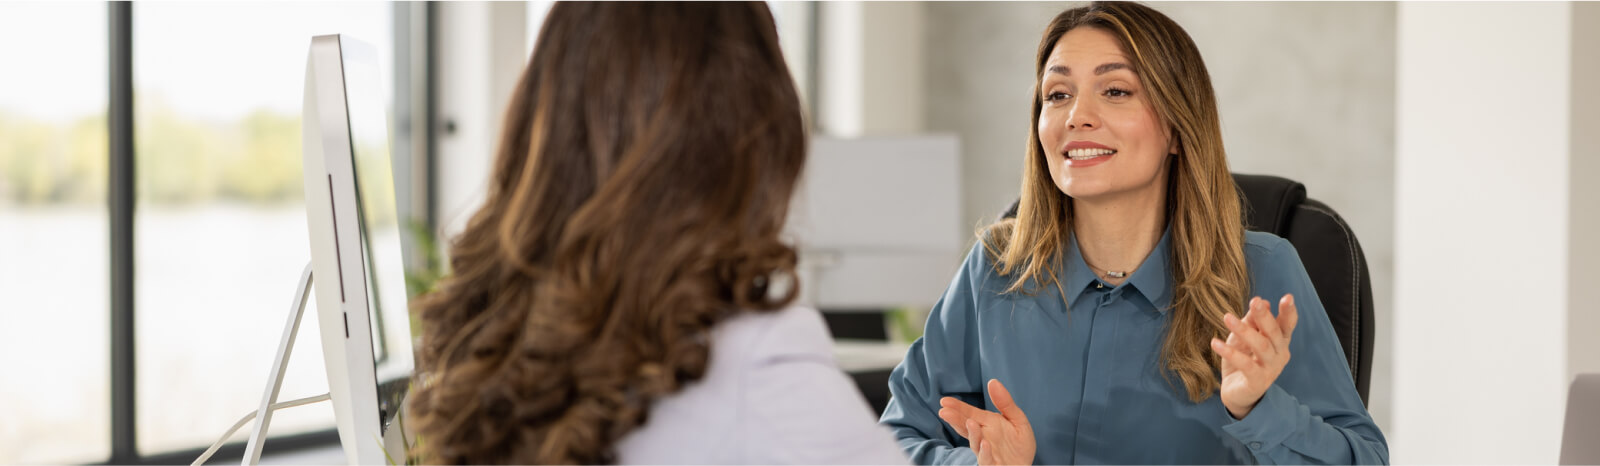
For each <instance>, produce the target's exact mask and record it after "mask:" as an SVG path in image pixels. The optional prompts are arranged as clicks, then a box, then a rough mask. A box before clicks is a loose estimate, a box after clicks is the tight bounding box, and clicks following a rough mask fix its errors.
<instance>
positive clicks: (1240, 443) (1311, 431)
mask: <svg viewBox="0 0 1600 466" xmlns="http://www.w3.org/2000/svg"><path fill="white" fill-rule="evenodd" d="M1170 242H1171V231H1170V229H1169V231H1168V232H1167V233H1165V234H1163V235H1162V237H1161V241H1160V243H1158V244H1157V245H1156V248H1155V250H1154V251H1152V252H1151V253H1150V256H1149V257H1147V258H1146V259H1145V261H1144V263H1143V264H1142V265H1140V266H1139V268H1138V269H1137V270H1136V271H1135V272H1134V273H1133V275H1132V276H1130V277H1128V280H1127V281H1125V282H1124V283H1123V284H1121V285H1118V286H1112V285H1110V284H1108V283H1105V282H1103V281H1101V280H1100V279H1099V277H1097V276H1096V275H1095V274H1094V273H1093V272H1092V271H1090V269H1089V267H1088V265H1086V264H1085V263H1084V261H1083V255H1082V254H1081V253H1080V252H1079V250H1078V246H1077V241H1076V239H1074V240H1072V241H1069V242H1068V243H1069V247H1068V250H1067V251H1065V253H1064V255H1063V258H1064V259H1065V260H1066V264H1065V267H1061V268H1059V269H1060V272H1059V273H1060V274H1061V275H1059V276H1058V277H1057V279H1058V280H1060V282H1061V285H1062V289H1064V290H1066V292H1067V293H1068V294H1069V295H1070V298H1071V299H1069V302H1070V312H1068V311H1066V310H1063V309H1062V303H1061V295H1060V292H1059V291H1057V290H1056V289H1055V287H1054V286H1046V287H1043V288H1042V289H1040V291H1039V292H1038V293H1036V295H1035V296H1026V295H1023V294H1020V293H1001V290H1003V289H1005V288H1006V286H1008V285H1009V283H1010V277H1001V276H999V275H997V274H996V273H995V271H994V265H993V263H992V262H991V261H990V260H989V257H988V255H987V254H986V253H985V252H984V250H983V246H982V245H981V244H979V245H974V246H973V248H972V251H971V252H969V253H967V259H966V262H965V263H964V264H963V265H962V268H961V270H960V271H959V272H957V273H956V276H955V279H954V280H952V281H951V283H950V288H949V289H948V290H946V291H945V294H944V297H943V298H941V299H940V300H939V302H938V303H937V304H935V305H934V307H933V310H932V313H931V314H930V315H929V316H928V324H927V328H926V331H925V333H924V335H923V337H922V338H921V339H918V340H917V341H916V342H915V343H913V344H912V345H911V350H910V351H909V352H907V354H906V358H905V360H904V361H902V362H901V363H900V365H899V366H897V367H895V369H894V372H893V374H892V375H891V376H890V378H889V390H890V392H891V393H892V394H893V395H894V398H893V399H892V400H890V402H889V406H888V408H887V409H886V410H885V411H884V413H883V418H882V419H881V421H880V422H882V423H884V424H886V425H888V426H889V427H890V428H891V429H893V430H894V432H895V437H896V440H897V441H898V442H899V443H900V447H901V448H903V449H905V451H906V454H907V455H909V456H910V457H911V460H912V461H913V462H916V463H922V464H929V463H937V464H974V463H977V457H976V456H975V455H974V454H973V453H972V450H971V449H970V448H968V445H967V441H966V439H964V438H962V437H961V436H960V435H958V434H956V432H955V431H954V430H952V429H951V428H950V426H948V425H946V424H945V423H944V421H942V420H940V419H939V416H938V412H939V398H941V397H944V396H953V397H956V398H959V399H961V400H963V401H965V402H967V403H968V404H972V405H974V406H984V407H985V408H986V409H988V410H990V411H994V410H995V408H994V404H993V403H992V402H991V401H990V399H989V397H988V395H987V394H986V393H984V391H985V387H986V385H987V382H988V380H989V379H999V380H1000V382H1001V383H1003V384H1005V386H1006V388H1007V389H1009V390H1010V391H1011V394H1012V397H1013V398H1014V399H1015V400H1016V403H1017V405H1018V407H1020V408H1022V410H1023V412H1024V413H1026V414H1027V415H1028V421H1029V422H1030V423H1031V424H1032V425H1033V430H1034V439H1035V441H1036V443H1037V445H1038V450H1037V453H1035V455H1034V463H1035V464H1066V463H1120V464H1151V463H1201V464H1205V463H1263V464H1266V463H1360V464H1374V463H1387V462H1388V459H1389V447H1388V444H1387V443H1386V442H1385V440H1384V438H1383V433H1382V432H1379V431H1378V427H1377V425H1375V424H1373V422H1372V417H1371V416H1370V415H1368V414H1367V410H1366V408H1365V407H1364V406H1363V405H1362V403H1361V398H1360V396H1359V395H1358V394H1357V392H1356V387H1355V384H1354V382H1353V381H1352V380H1351V378H1350V367H1349V364H1348V363H1347V362H1346V361H1345V356H1344V353H1343V352H1342V351H1341V349H1340V346H1339V342H1338V339H1337V337H1335V335H1334V332H1333V326H1332V325H1331V324H1329V323H1328V316H1327V313H1326V312H1325V311H1324V310H1323V308H1322V302H1321V301H1320V300H1319V299H1318V298H1317V297H1316V296H1317V294H1316V290H1315V289H1313V288H1312V286H1311V280H1310V277H1308V276H1307V275H1306V272H1305V267H1304V266H1303V265H1301V263H1300V256H1299V254H1297V253H1296V252H1295V250H1294V246H1292V245H1290V244H1289V242H1288V241H1285V240H1284V239H1282V238H1279V237H1277V236H1273V235H1271V234H1267V233H1260V232H1248V233H1247V234H1246V236H1245V246H1244V252H1245V260H1246V263H1247V265H1248V268H1249V272H1250V281H1251V287H1250V293H1251V296H1261V297H1262V298H1264V299H1267V300H1268V301H1269V302H1271V303H1273V304H1272V307H1273V308H1274V309H1273V312H1274V314H1276V312H1277V309H1276V308H1277V302H1278V298H1280V297H1282V296H1283V295H1284V294H1285V293H1293V294H1294V295H1295V298H1296V299H1295V303H1296V304H1297V305H1298V310H1299V313H1300V320H1299V322H1298V324H1296V327H1295V330H1294V334H1293V336H1292V337H1291V341H1290V344H1289V348H1290V350H1289V351H1290V354H1291V356H1290V359H1289V363H1288V365H1287V366H1285V367H1284V369H1283V373H1282V374H1281V375H1279V376H1278V379H1277V381H1276V382H1274V383H1273V385H1272V387H1271V388H1269V389H1268V390H1267V392H1266V394H1265V395H1263V396H1262V398H1261V401H1260V402H1259V403H1257V405H1256V407H1255V408H1253V409H1252V410H1251V411H1250V414H1249V415H1247V416H1245V418H1244V419H1243V420H1234V419H1233V417H1232V416H1230V415H1229V414H1228V411H1227V408H1224V407H1223V405H1222V401H1221V399H1220V395H1218V394H1216V393H1213V394H1212V396H1211V397H1210V398H1207V399H1206V400H1205V401H1203V402H1200V403H1194V402H1191V401H1189V397H1188V394H1187V392H1186V391H1185V390H1184V389H1183V383H1182V381H1181V380H1180V379H1178V378H1177V376H1175V375H1172V376H1170V377H1164V376H1163V374H1166V373H1167V371H1166V370H1165V369H1164V368H1162V367H1161V365H1160V364H1161V363H1160V349H1161V343H1162V341H1163V339H1164V333H1165V327H1166V325H1167V323H1168V321H1169V320H1170V318H1171V316H1170V315H1169V312H1170V308H1171V307H1172V295H1173V290H1172V285H1173V284H1172V268H1171V266H1170V265H1169V264H1168V255H1169V251H1170V249H1171V245H1170ZM1240 306H1241V310H1243V306H1244V304H1243V303H1241V304H1240ZM1207 351H1210V349H1209V348H1207Z"/></svg>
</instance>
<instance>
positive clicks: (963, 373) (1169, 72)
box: [881, 2, 1388, 464]
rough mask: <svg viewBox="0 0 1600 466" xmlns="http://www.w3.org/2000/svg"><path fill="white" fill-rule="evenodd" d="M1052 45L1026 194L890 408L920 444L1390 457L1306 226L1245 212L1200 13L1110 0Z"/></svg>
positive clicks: (931, 325)
mask: <svg viewBox="0 0 1600 466" xmlns="http://www.w3.org/2000/svg"><path fill="white" fill-rule="evenodd" d="M1035 64H1036V68H1035V75H1034V76H1035V79H1036V81H1035V84H1036V85H1035V87H1034V99H1033V114H1032V119H1033V128H1032V131H1031V133H1030V135H1029V138H1028V141H1029V142H1028V153H1027V161H1026V163H1025V168H1024V173H1023V179H1022V193H1021V201H1020V205H1019V209H1018V212H1017V216H1016V218H1015V219H1014V220H1006V221H1001V222H999V223H996V224H994V225H991V226H989V227H987V228H986V229H985V230H984V231H983V232H982V233H981V234H980V240H979V243H980V244H979V245H976V246H974V248H973V250H972V251H971V252H970V253H969V254H968V256H967V260H966V263H965V264H964V265H963V267H962V269H961V270H960V271H959V272H957V275H956V277H955V279H954V280H953V281H952V283H951V285H950V288H949V289H948V290H947V291H946V292H945V295H944V297H943V298H942V299H941V300H940V301H939V303H938V304H936V305H935V307H934V309H933V313H932V315H931V316H930V317H929V319H928V324H927V329H926V332H925V334H924V336H923V338H922V339H920V340H918V341H917V342H916V343H914V344H913V345H912V347H911V350H910V351H909V353H908V354H907V355H906V359H905V361H904V362H902V363H901V364H900V366H899V367H896V368H895V370H894V372H893V374H892V376H891V378H890V390H891V392H892V394H893V395H894V397H893V399H892V400H891V401H890V403H889V406H888V408H887V410H886V412H885V413H884V414H883V417H882V419H881V422H882V423H884V424H886V425H888V426H890V427H891V428H892V429H894V431H895V435H896V437H897V438H898V439H899V442H900V445H901V447H902V448H903V449H904V450H905V451H906V453H907V454H909V455H911V457H912V460H913V461H914V462H917V463H973V462H977V463H980V464H1027V463H1042V464H1064V463H1122V464H1150V463H1307V462H1309V463H1362V464H1368V463H1385V462H1387V460H1388V446H1387V444H1386V443H1385V440H1384V438H1383V434H1382V433H1381V432H1379V430H1378V428H1377V426H1376V425H1374V424H1373V422H1372V418H1371V416H1370V415H1368V413H1367V411H1366V408H1365V407H1364V406H1363V405H1362V402H1361V399H1360V397H1359V396H1358V395H1357V392H1356V388H1355V385H1354V383H1353V382H1352V379H1351V377H1350V369H1349V367H1348V365H1347V363H1346V362H1345V358H1344V356H1343V353H1342V352H1341V350H1340V346H1339V343H1338V341H1337V340H1336V339H1335V336H1334V332H1333V327H1332V325H1331V324H1330V323H1329V321H1328V317H1327V315H1326V314H1325V313H1324V311H1323V309H1322V305H1321V303H1320V302H1319V301H1318V299H1317V295H1316V291H1315V290H1314V289H1313V288H1312V286H1311V282H1310V279H1309V278H1308V276H1307V275H1306V271H1305V269H1304V267H1303V266H1302V265H1301V263H1300V259H1299V256H1298V254H1297V253H1296V252H1295V250H1294V247H1293V246H1291V245H1290V244H1289V243H1288V242H1287V241H1285V240H1283V239H1282V238H1279V237H1276V236H1273V235H1271V234H1267V233H1259V232H1247V231H1245V230H1244V225H1243V220H1242V217H1241V215H1240V202H1239V198H1238V194H1237V192H1236V191H1235V187H1234V184H1233V179H1232V177H1231V175H1230V173H1229V170H1228V164H1227V158H1226V156H1225V154H1224V151H1223V145H1222V130H1221V126H1220V124H1219V121H1218V116H1217V106H1216V98H1215V96H1214V94H1213V90H1212V87H1211V82H1210V76H1209V75H1208V74H1207V72H1206V69H1205V64H1204V63H1203V62H1202V61H1201V59H1200V53H1199V50H1198V49H1197V48H1196V47H1195V44H1194V42H1193V41H1192V40H1191V39H1190V38H1189V36H1188V34H1187V33H1185V32H1184V31H1183V29H1182V28H1181V27H1179V26H1178V25H1177V23H1175V22H1173V21H1172V20H1171V19H1169V18H1167V17H1166V16H1164V15H1162V14H1161V13H1160V12H1157V11H1156V10H1154V9H1151V8H1149V7H1146V6H1143V5H1139V4H1134V3H1123V2H1105V3H1099V2H1097V3H1092V4H1090V5H1088V6H1085V7H1081V8H1073V9H1070V10H1067V11H1065V12H1062V13H1061V14H1060V15H1059V16H1057V17H1056V18H1055V19H1054V20H1052V21H1051V23H1050V25H1049V27H1048V28H1047V30H1046V31H1045V34H1044V37H1043V39H1042V40H1041V41H1040V43H1039V49H1038V54H1037V60H1036V62H1035ZM1263 296H1265V297H1281V299H1279V300H1278V305H1277V309H1278V312H1277V313H1276V314H1274V313H1273V312H1272V306H1271V304H1270V303H1269V302H1268V301H1266V300H1264V299H1262V297H1263ZM1247 298H1248V301H1247ZM1291 354H1293V359H1292V360H1291V358H1290V355H1291ZM1002 382H1003V383H1002ZM974 405H977V406H974ZM979 406H981V407H982V408H980V407H979Z"/></svg>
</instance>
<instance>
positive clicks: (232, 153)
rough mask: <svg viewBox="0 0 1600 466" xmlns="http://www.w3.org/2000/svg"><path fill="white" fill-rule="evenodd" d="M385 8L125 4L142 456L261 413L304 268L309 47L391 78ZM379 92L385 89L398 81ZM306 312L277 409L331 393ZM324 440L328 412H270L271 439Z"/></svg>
mask: <svg viewBox="0 0 1600 466" xmlns="http://www.w3.org/2000/svg"><path fill="white" fill-rule="evenodd" d="M393 10H394V7H393V6H391V5H389V4H387V3H372V2H362V3H279V2H273V3H263V2H246V3H232V2H218V3H187V2H186V3H166V2H154V3H138V4H135V5H134V8H133V63H134V66H133V69H134V80H133V88H134V95H135V100H134V108H135V119H134V129H135V138H134V141H135V152H134V154H135V155H134V163H135V166H136V167H137V169H136V173H137V177H138V178H137V180H136V189H137V201H136V204H137V209H136V216H135V217H134V222H135V235H134V240H135V252H136V257H137V258H136V260H135V267H136V270H135V275H134V277H135V278H134V280H135V282H134V287H135V293H134V296H135V299H136V303H135V307H134V309H135V316H136V326H135V329H136V334H135V337H134V341H135V345H136V351H135V354H136V357H137V363H136V367H137V373H136V378H137V381H136V384H135V387H136V390H135V392H136V398H137V403H136V406H137V408H136V409H137V413H138V414H137V418H136V430H137V438H138V449H139V452H140V454H141V455H151V454H160V453H162V452H171V451H176V450H188V449H193V448H197V447H204V446H206V445H209V444H210V443H211V442H213V441H214V440H215V439H216V438H217V436H218V435H220V434H221V433H222V432H223V431H224V430H226V429H227V428H228V427H229V426H231V425H233V423H234V422H235V421H236V420H237V419H238V418H239V417H240V416H241V415H243V414H245V413H247V412H249V411H250V410H251V409H254V408H255V407H256V406H257V404H258V403H259V402H260V399H261V395H262V389H263V387H264V385H265V383H266V377H267V374H268V370H269V368H270V366H271V364H272V361H273V355H274V351H275V350H276V349H277V345H278V341H279V338H280V337H281V334H282V331H283V327H284V323H285V319H286V318H287V316H288V314H287V313H288V312H289V304H290V302H291V298H292V297H293V294H294V291H295V287H296V283H295V282H296V280H298V279H299V278H300V274H301V271H302V270H303V269H304V267H305V265H306V263H307V262H308V261H310V259H311V256H310V251H309V248H308V241H307V236H306V235H307V229H306V219H305V210H304V204H303V194H304V188H303V186H302V180H301V140H300V107H301V104H302V98H303V96H302V83H303V82H304V80H305V63H306V53H307V49H308V46H309V45H310V42H311V37H312V36H314V35H320V34H334V33H339V34H345V35H346V36H347V37H355V38H357V39H359V40H362V41H364V42H367V43H369V44H372V45H373V46H375V47H376V49H377V50H378V53H379V60H380V63H381V64H383V65H384V66H386V67H392V64H393V63H394V57H393V50H394V47H393V44H392V43H393V37H394V36H393V27H394V19H393V16H394V15H393ZM384 81H385V82H384V85H385V86H386V87H387V88H388V89H393V87H394V82H393V74H391V73H385V74H384ZM385 95H393V93H392V92H390V93H386V94H385ZM391 134H396V133H395V132H394V131H392V130H391ZM315 308H316V305H315V300H311V302H309V303H308V304H307V309H306V312H307V314H306V317H305V318H303V319H302V320H301V327H300V334H299V337H298V338H297V339H296V345H295V348H294V349H293V355H292V357H291V358H290V363H289V365H288V368H287V372H286V374H285V377H284V380H283V389H282V391H281V392H280V395H279V399H280V400H290V399H295V398H301V397H306V396H313V395H317V394H320V393H323V392H326V391H327V383H326V376H325V372H324V369H323V359H322V345H321V340H320V336H319V335H320V329H319V328H318V325H317V319H316V309H315ZM332 426H333V413H332V410H331V409H328V408H327V405H315V406H309V407H305V408H294V409H288V410H283V411H279V412H277V413H276V414H274V416H273V421H272V426H271V433H272V435H274V436H278V435H284V434H293V433H299V432H307V431H315V430H323V429H328V428H331V427H332ZM269 445H270V443H269Z"/></svg>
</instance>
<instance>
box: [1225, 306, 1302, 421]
mask: <svg viewBox="0 0 1600 466" xmlns="http://www.w3.org/2000/svg"><path fill="white" fill-rule="evenodd" d="M1299 320H1300V315H1299V313H1297V312H1296V311H1295V307H1294V296H1293V295H1283V299H1281V300H1279V301H1278V316H1277V317H1276V318H1274V317H1273V316H1272V308H1271V306H1270V305H1269V304H1268V303H1267V300H1265V299H1261V297H1259V296H1258V297H1255V298H1251V299H1250V311H1249V312H1247V313H1246V314H1245V316H1244V319H1242V320H1241V319H1239V318H1237V317H1234V316H1233V314H1227V315H1224V316H1223V318H1222V321H1223V323H1224V324H1226V325H1227V326H1228V331H1230V332H1232V333H1230V334H1228V340H1227V341H1226V342H1224V341H1222V340H1219V339H1216V338H1212V339H1211V350H1212V351H1215V352H1217V354H1218V355H1219V356H1222V405H1223V406H1226V407H1227V408H1228V414H1231V415H1233V418H1234V419H1244V417H1245V416H1247V415H1249V414H1250V410H1251V409H1254V408H1255V407H1256V403H1257V402H1260V401H1261V397H1262V396H1263V395H1266V393H1267V389H1268V388H1271V387H1272V382H1273V381H1276V380H1278V375H1279V374H1282V373H1283V366H1285V365H1287V364H1288V363H1289V337H1290V336H1292V335H1293V334H1294V325H1295V322H1297V321H1299Z"/></svg>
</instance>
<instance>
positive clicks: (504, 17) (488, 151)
mask: <svg viewBox="0 0 1600 466" xmlns="http://www.w3.org/2000/svg"><path fill="white" fill-rule="evenodd" d="M437 11H438V14H439V18H438V20H437V21H438V22H437V24H438V27H439V30H438V45H437V53H438V56H437V57H436V58H435V60H436V63H437V70H438V71H437V73H438V75H437V76H436V79H437V80H438V81H437V82H436V85H437V86H438V88H437V92H438V95H437V97H436V98H437V100H438V109H437V114H438V118H439V120H438V121H437V122H435V125H436V126H435V128H436V129H437V130H438V136H437V137H438V147H439V149H438V151H439V152H438V154H437V157H438V159H437V160H436V161H435V166H436V167H437V169H438V173H437V174H436V176H435V180H436V182H437V183H438V186H436V187H435V193H436V195H437V196H438V199H437V200H436V201H435V206H436V208H437V209H438V212H436V213H435V217H434V218H436V219H438V222H439V225H438V228H439V230H440V235H439V238H441V239H448V238H450V237H453V236H454V235H455V234H457V233H460V232H461V230H462V229H463V228H465V227H466V222H467V220H469V219H471V217H472V214H473V212H475V211H477V209H478V206H479V205H481V204H482V203H483V198H484V196H485V195H486V194H487V193H488V192H487V191H486V189H487V186H488V185H487V182H488V179H489V171H490V168H491V164H492V162H493V160H494V151H495V149H496V144H498V143H499V138H500V129H501V128H500V126H501V120H502V118H503V117H504V114H505V109H506V104H507V103H508V102H509V101H510V100H511V90H512V89H513V88H514V87H515V86H516V80H517V78H518V77H520V76H521V73H522V69H523V67H524V66H526V65H527V60H528V57H527V55H526V50H527V49H526V46H527V45H526V41H527V21H528V13H527V6H526V5H525V4H524V3H522V2H441V3H439V4H438V10H437ZM447 122H449V123H450V124H451V125H452V126H454V128H455V130H454V131H446V130H445V129H444V127H445V125H446V124H447ZM444 243H445V242H443V241H441V242H440V245H441V247H442V246H444Z"/></svg>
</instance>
